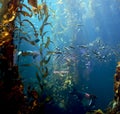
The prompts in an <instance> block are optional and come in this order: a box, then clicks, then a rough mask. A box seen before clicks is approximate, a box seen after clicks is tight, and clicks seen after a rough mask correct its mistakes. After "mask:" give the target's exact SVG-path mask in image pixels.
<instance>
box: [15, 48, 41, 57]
mask: <svg viewBox="0 0 120 114" xmlns="http://www.w3.org/2000/svg"><path fill="white" fill-rule="evenodd" d="M21 55H22V56H33V58H34V59H35V58H36V57H37V56H39V55H40V54H39V52H37V51H31V50H27V51H19V52H18V54H17V56H21Z"/></svg>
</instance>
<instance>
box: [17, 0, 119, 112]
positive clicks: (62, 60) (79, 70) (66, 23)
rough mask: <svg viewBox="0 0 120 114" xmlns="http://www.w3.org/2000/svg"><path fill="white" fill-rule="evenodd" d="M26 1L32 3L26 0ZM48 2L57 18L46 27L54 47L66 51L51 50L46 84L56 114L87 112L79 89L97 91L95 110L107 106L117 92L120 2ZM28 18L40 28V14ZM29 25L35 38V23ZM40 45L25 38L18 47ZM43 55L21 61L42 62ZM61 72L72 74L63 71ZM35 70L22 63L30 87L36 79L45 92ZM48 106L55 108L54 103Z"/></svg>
mask: <svg viewBox="0 0 120 114" xmlns="http://www.w3.org/2000/svg"><path fill="white" fill-rule="evenodd" d="M24 3H25V4H26V5H28V6H29V7H31V6H30V5H29V4H27V2H24ZM46 4H47V5H48V7H49V13H50V18H49V20H48V21H49V22H50V23H52V27H50V26H48V27H46V28H45V31H49V32H48V33H47V36H50V38H51V41H52V42H53V43H51V44H50V49H51V50H53V51H60V52H62V54H60V55H52V58H51V60H50V63H49V64H48V66H47V67H48V68H49V72H50V73H49V76H48V77H47V78H46V79H45V80H44V82H45V83H47V86H46V88H45V91H46V92H48V94H50V95H51V96H52V97H53V103H51V105H50V106H51V109H52V108H53V109H54V111H53V113H57V114H58V112H59V113H76V114H77V113H79V114H84V113H85V112H84V107H82V106H81V104H80V103H81V101H80V100H79V99H78V95H76V94H77V93H74V94H75V95H74V94H73V95H72V94H71V93H72V91H73V90H74V88H75V89H76V90H77V91H79V92H87V93H90V94H94V95H95V96H96V97H97V99H96V103H95V109H99V108H100V109H102V110H105V109H106V107H107V106H108V104H109V103H110V101H112V100H113V97H114V91H113V80H114V79H113V76H114V74H115V68H116V65H117V62H118V61H119V60H120V57H119V56H120V51H119V49H120V40H119V39H120V32H119V30H120V19H119V16H120V1H119V0H109V1H108V0H104V1H101V0H64V1H63V0H52V1H51V0H46ZM21 18H22V19H24V18H25V19H26V18H27V17H21ZM27 19H29V20H30V21H31V22H32V23H33V24H34V26H35V27H36V30H37V32H39V27H40V26H41V22H40V21H39V20H38V19H37V17H36V16H35V15H33V16H32V18H27ZM25 25H26V27H25V26H24V27H23V30H24V31H25V32H27V33H28V35H30V36H31V37H32V39H34V35H33V31H32V28H30V27H29V28H28V25H27V23H25ZM21 35H22V36H24V35H23V34H21ZM39 38H40V37H39ZM40 40H41V39H40ZM40 43H41V42H40ZM16 44H18V42H17V43H16ZM70 46H71V47H72V48H71V47H70ZM38 47H39V44H38ZM37 49H38V48H36V47H35V46H31V45H30V44H28V43H27V42H24V41H22V42H21V44H20V48H19V50H32V51H38V50H37ZM44 53H46V51H44ZM40 60H41V57H40V56H39V57H37V58H35V59H33V58H31V57H26V58H25V57H21V58H20V62H19V63H20V64H23V63H24V64H25V63H35V64H39V61H40ZM55 71H58V73H55ZM60 71H63V72H64V71H68V73H63V74H61V73H60ZM35 72H36V68H35V67H34V65H33V66H30V67H28V68H25V67H22V68H21V67H20V73H21V75H22V77H23V79H24V81H23V82H24V84H25V87H26V88H27V86H28V85H29V84H32V85H33V86H34V87H35V88H36V89H37V90H38V91H40V90H39V87H38V86H37V79H36V76H35ZM78 94H79V93H78ZM86 105H88V104H87V103H86ZM46 108H47V110H50V108H49V105H48V107H47V106H46Z"/></svg>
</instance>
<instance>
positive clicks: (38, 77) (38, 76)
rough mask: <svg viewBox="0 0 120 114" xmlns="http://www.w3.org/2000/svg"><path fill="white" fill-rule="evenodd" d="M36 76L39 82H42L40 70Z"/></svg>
mask: <svg viewBox="0 0 120 114" xmlns="http://www.w3.org/2000/svg"><path fill="white" fill-rule="evenodd" d="M36 78H37V80H38V82H39V83H40V82H41V79H40V75H39V74H38V72H36Z"/></svg>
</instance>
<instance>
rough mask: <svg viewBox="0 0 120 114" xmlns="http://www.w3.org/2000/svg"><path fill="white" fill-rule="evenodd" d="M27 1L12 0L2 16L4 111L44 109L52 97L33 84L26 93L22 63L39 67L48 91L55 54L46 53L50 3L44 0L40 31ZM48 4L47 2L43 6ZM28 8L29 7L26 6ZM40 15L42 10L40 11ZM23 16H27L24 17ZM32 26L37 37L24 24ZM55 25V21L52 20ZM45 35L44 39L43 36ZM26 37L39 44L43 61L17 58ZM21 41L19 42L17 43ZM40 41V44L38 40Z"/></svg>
mask: <svg viewBox="0 0 120 114" xmlns="http://www.w3.org/2000/svg"><path fill="white" fill-rule="evenodd" d="M23 2H24V1H19V0H18V1H17V2H16V1H15V0H11V1H9V2H8V3H7V5H8V7H7V9H6V12H4V15H3V17H2V21H1V26H0V68H1V69H0V78H1V81H0V95H1V98H0V99H1V108H0V110H1V111H4V110H3V109H5V108H6V111H4V112H5V113H15V114H16V113H29V114H30V113H38V112H40V113H43V109H44V105H45V103H47V102H49V101H50V100H51V97H50V96H46V97H45V98H44V99H43V98H42V92H41V93H39V92H38V91H37V90H35V89H34V87H33V86H32V85H29V86H28V89H27V90H26V94H25V93H24V92H23V90H24V85H23V83H22V78H21V77H22V76H21V72H18V71H19V69H20V67H23V66H24V67H25V64H26V66H27V67H28V66H34V67H36V69H37V71H36V74H35V75H36V78H37V81H38V85H39V87H40V90H41V91H44V85H43V80H44V78H46V77H47V76H48V75H49V68H48V66H47V64H48V63H49V62H50V59H51V55H50V54H49V56H46V55H45V54H43V51H44V49H48V48H49V45H50V36H46V35H47V32H48V31H45V30H44V26H46V25H49V24H50V23H49V24H48V22H47V21H48V17H49V16H48V11H47V4H46V3H43V1H41V6H42V8H41V9H39V10H40V12H42V15H41V20H40V19H39V21H41V23H43V24H42V25H41V26H40V28H41V32H40V33H38V32H37V30H36V28H35V25H34V24H33V23H32V22H31V21H30V20H29V19H28V17H29V18H31V17H32V15H33V11H32V10H31V9H30V8H29V7H28V6H27V5H25V4H24V3H23ZM43 4H44V6H43ZM24 9H26V10H24ZM38 15H39V14H38ZM21 17H24V19H22V18H21ZM26 23H27V24H28V25H29V26H31V27H32V30H33V33H34V38H35V39H34V38H31V37H30V36H29V35H28V34H27V33H26V32H25V31H23V29H22V28H24V27H25V26H24V24H26ZM50 25H51V24H50ZM41 39H42V40H41ZM23 40H24V41H26V42H27V43H29V44H30V45H31V46H34V47H37V48H38V49H39V50H38V53H39V55H40V57H41V59H40V61H39V64H33V63H32V62H31V63H29V64H28V65H27V63H25V64H21V63H20V62H19V60H20V58H19V56H18V59H17V60H18V61H17V62H16V64H14V62H13V57H14V56H15V55H16V54H17V53H16V50H17V52H19V51H20V49H21V48H20V46H21V43H22V41H23ZM15 41H17V42H18V45H16V44H14V42H15ZM38 43H39V44H38ZM28 53H29V54H31V52H30V51H29V52H27V51H25V52H24V53H21V56H22V57H24V56H25V55H26V56H29V54H28Z"/></svg>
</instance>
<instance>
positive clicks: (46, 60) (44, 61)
mask: <svg viewBox="0 0 120 114" xmlns="http://www.w3.org/2000/svg"><path fill="white" fill-rule="evenodd" d="M50 58H51V55H50V56H49V57H48V59H46V58H45V57H44V58H43V59H42V60H41V61H40V65H41V66H43V65H46V64H47V63H48V62H49V61H50Z"/></svg>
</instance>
